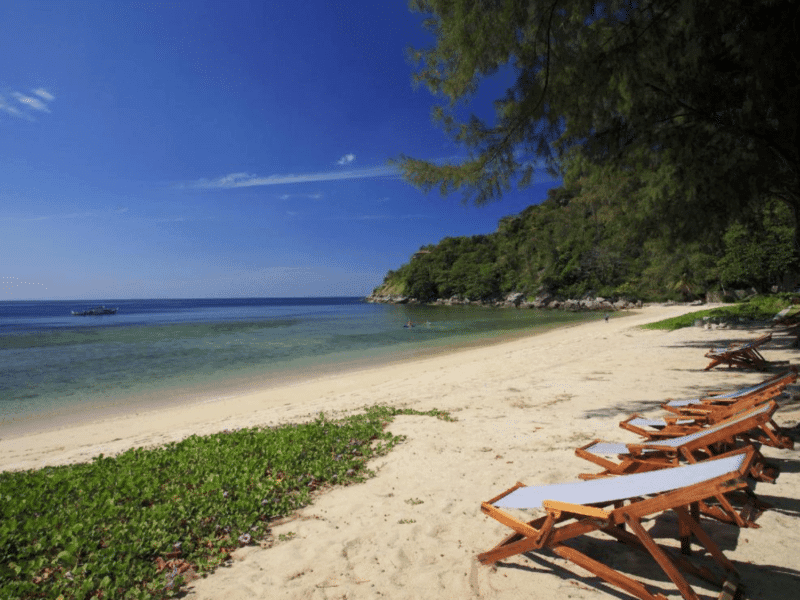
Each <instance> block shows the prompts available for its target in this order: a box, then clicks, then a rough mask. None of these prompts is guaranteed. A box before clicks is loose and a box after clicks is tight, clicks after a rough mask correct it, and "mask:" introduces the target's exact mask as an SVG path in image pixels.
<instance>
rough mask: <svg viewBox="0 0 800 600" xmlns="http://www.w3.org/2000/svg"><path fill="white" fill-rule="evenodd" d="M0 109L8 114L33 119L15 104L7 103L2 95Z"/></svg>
mask: <svg viewBox="0 0 800 600" xmlns="http://www.w3.org/2000/svg"><path fill="white" fill-rule="evenodd" d="M0 110H2V111H5V112H7V113H8V114H10V115H12V116H14V117H18V118H20V119H27V120H29V121H33V118H32V117H31V116H30V115H27V114H25V113H24V112H22V111H21V110H20V109H18V108H17V107H16V106H11V105H10V104H8V103H7V102H6V100H5V98H3V97H2V96H0Z"/></svg>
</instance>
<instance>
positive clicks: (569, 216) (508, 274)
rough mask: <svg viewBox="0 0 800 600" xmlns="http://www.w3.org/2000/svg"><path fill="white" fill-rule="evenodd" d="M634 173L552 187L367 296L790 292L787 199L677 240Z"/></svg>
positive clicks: (654, 297)
mask: <svg viewBox="0 0 800 600" xmlns="http://www.w3.org/2000/svg"><path fill="white" fill-rule="evenodd" d="M638 179H639V178H638V177H637V176H636V175H635V174H629V175H626V176H624V177H621V176H617V177H613V178H610V177H607V176H604V175H603V174H596V175H595V176H594V177H587V178H584V179H582V180H580V181H579V182H578V183H577V184H575V185H572V186H570V187H559V188H554V189H551V190H549V192H548V193H547V197H546V198H545V199H544V201H542V202H540V203H539V204H533V205H531V206H529V207H528V208H526V209H525V210H524V211H522V212H521V213H520V214H518V215H514V216H508V217H505V218H503V219H502V220H501V221H500V223H499V224H498V227H497V230H496V231H495V232H494V233H490V234H488V235H475V236H471V237H448V238H445V239H443V240H441V241H439V242H438V243H436V244H430V245H427V246H424V247H422V248H420V250H419V252H417V253H415V254H414V256H413V257H411V258H410V260H409V262H408V263H406V264H404V265H402V266H400V267H399V268H398V269H397V270H393V271H390V272H389V273H387V275H386V277H385V279H384V281H383V284H382V285H381V286H379V287H378V288H376V289H375V291H374V292H373V295H374V296H387V295H391V296H400V297H406V298H415V299H417V300H418V301H420V302H431V301H434V300H437V299H449V298H452V297H457V298H459V299H461V300H472V301H482V302H494V301H497V300H500V299H503V298H506V297H507V296H508V295H509V294H512V293H520V294H522V295H523V297H524V298H527V299H531V300H532V299H533V298H534V297H537V296H538V297H542V296H554V297H561V298H581V297H584V296H593V297H596V296H602V297H606V298H627V299H640V300H644V301H660V300H676V301H691V300H695V299H699V298H705V297H706V296H707V295H709V293H711V294H710V297H712V298H716V299H725V298H732V297H734V295H735V294H734V292H735V291H736V290H742V289H747V290H756V291H758V292H761V293H764V292H770V291H787V290H793V289H795V287H796V285H797V281H798V277H797V271H798V264H800V263H799V261H798V252H797V246H796V243H795V239H796V233H797V232H796V227H795V226H794V218H793V215H792V214H791V212H790V210H789V208H788V207H787V206H786V204H785V203H783V202H781V201H779V200H772V201H770V202H764V203H763V204H762V205H761V206H760V207H759V209H758V210H757V211H754V212H753V213H750V214H748V216H747V218H742V219H740V220H738V221H735V222H734V223H732V224H730V225H728V226H727V227H726V228H725V229H723V230H716V229H714V228H713V227H711V226H707V227H704V226H703V223H702V222H698V223H697V227H696V231H695V236H694V238H693V239H689V240H686V239H683V240H679V241H676V239H675V237H674V235H673V231H672V227H671V225H670V222H669V220H668V219H667V218H666V217H665V215H663V214H662V213H660V212H659V211H653V210H651V208H652V207H651V206H650V204H649V203H647V202H646V199H643V198H642V197H641V196H642V195H643V194H645V191H644V187H643V185H642V184H641V182H640V181H639V180H638Z"/></svg>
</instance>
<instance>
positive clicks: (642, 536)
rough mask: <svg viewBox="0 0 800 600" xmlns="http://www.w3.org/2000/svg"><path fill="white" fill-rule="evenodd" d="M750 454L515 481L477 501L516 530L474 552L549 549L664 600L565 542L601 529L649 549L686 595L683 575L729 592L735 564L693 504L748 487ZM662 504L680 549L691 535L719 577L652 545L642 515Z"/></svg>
mask: <svg viewBox="0 0 800 600" xmlns="http://www.w3.org/2000/svg"><path fill="white" fill-rule="evenodd" d="M753 458H754V450H753V449H752V448H750V449H746V450H743V451H738V452H737V453H733V454H730V455H726V456H723V457H718V458H716V459H712V460H708V461H704V462H701V463H697V464H692V465H686V466H681V467H673V468H671V469H669V472H668V474H667V473H665V472H664V471H655V472H649V473H638V474H634V475H622V476H619V477H614V478H610V479H595V480H592V481H577V482H571V483H563V484H556V485H545V486H536V487H526V486H524V485H523V484H521V483H518V484H517V485H515V486H514V487H512V488H510V489H509V490H507V491H505V492H503V493H502V494H500V495H499V496H497V497H495V498H492V499H491V500H489V501H488V502H484V503H483V504H482V505H481V511H483V512H484V513H485V514H487V515H488V516H490V517H492V518H493V519H495V520H497V521H498V522H500V523H502V524H503V525H506V526H508V527H510V528H511V529H512V530H513V533H512V534H511V535H509V536H508V537H506V538H505V539H504V540H502V541H501V542H500V543H499V544H498V545H497V546H495V547H494V548H493V549H491V550H489V551H488V552H483V553H481V554H479V555H478V560H479V561H480V562H481V563H482V564H493V563H496V562H497V561H500V560H503V559H505V558H508V557H510V556H514V555H516V554H521V553H524V552H530V551H535V550H543V549H546V550H550V551H552V552H554V553H555V554H557V555H558V556H560V557H562V558H565V559H567V560H569V561H571V562H573V563H574V564H576V565H578V566H580V567H582V568H584V569H586V570H588V571H590V572H592V573H594V574H595V575H597V576H598V577H600V578H601V579H603V580H605V581H606V582H608V583H610V584H611V585H613V586H616V587H618V588H620V589H622V590H624V591H625V592H627V593H628V594H630V595H631V596H634V597H635V598H640V599H641V600H663V599H664V596H663V595H661V594H657V593H654V592H651V591H650V590H649V589H648V588H647V587H646V586H645V585H644V584H643V583H642V582H641V581H638V580H636V579H633V578H632V577H629V576H628V575H626V574H623V573H621V572H619V571H617V570H615V569H613V568H611V567H609V566H608V565H606V564H603V563H601V562H600V561H598V560H596V559H594V558H591V557H589V556H587V555H586V554H584V553H583V552H580V551H579V550H577V549H575V548H574V547H572V546H569V545H568V544H567V542H568V541H569V540H572V539H575V538H578V537H580V536H583V535H585V534H588V533H591V532H602V533H605V534H607V535H609V536H611V537H612V538H615V539H617V540H619V541H621V542H623V543H625V544H627V545H629V546H632V547H633V548H636V549H638V550H640V551H642V552H644V553H646V554H649V555H650V556H651V557H652V558H653V559H654V560H655V561H656V562H657V563H658V565H659V566H660V567H661V569H662V570H663V571H664V573H665V574H666V575H667V577H669V579H670V580H671V581H672V582H673V583H674V584H675V586H676V587H677V588H678V591H679V592H680V594H681V595H682V596H683V597H684V598H685V599H686V600H697V599H698V596H697V594H696V593H695V591H694V590H693V589H692V587H691V586H690V585H689V582H688V581H687V580H686V578H685V576H684V574H691V575H693V576H697V577H700V578H702V579H704V580H706V581H708V582H710V583H712V584H714V585H716V586H719V587H720V588H721V589H722V594H720V598H732V597H733V595H734V594H735V593H736V592H737V589H738V573H737V572H736V568H735V566H734V565H733V563H731V562H730V561H729V560H728V559H727V558H726V557H725V555H724V554H723V553H722V551H721V550H720V549H719V547H718V546H717V545H716V544H715V543H714V541H713V540H712V539H711V538H710V537H709V536H708V534H707V533H706V532H705V531H704V530H703V529H702V528H701V527H700V523H699V522H698V519H697V516H696V512H695V511H694V508H695V507H696V506H697V504H698V503H699V502H702V501H704V500H706V499H708V498H711V497H714V496H722V495H724V494H726V493H729V492H732V491H734V490H738V489H744V488H746V487H747V482H746V481H745V479H746V474H747V472H748V471H749V470H750V468H751V462H752V460H753ZM508 509H523V510H524V509H543V510H545V511H546V513H547V514H546V515H545V516H542V517H539V518H538V519H534V520H532V521H528V522H524V521H522V520H520V519H518V518H516V517H514V516H513V515H512V514H511V513H509V512H507V510H508ZM667 510H673V511H674V512H675V513H677V515H678V523H679V535H680V539H681V550H682V552H683V553H684V554H690V552H691V550H690V546H689V542H690V540H689V538H690V535H691V534H694V536H695V538H696V540H697V541H698V542H699V543H700V544H701V545H702V546H703V547H704V548H705V549H706V550H707V551H708V554H709V556H710V558H711V559H712V560H713V561H714V562H715V563H716V564H717V566H718V567H719V568H720V569H721V570H722V574H721V575H720V574H718V573H715V572H714V571H712V570H711V569H709V568H707V567H705V566H702V567H698V566H696V565H695V564H694V563H693V562H691V561H690V560H689V559H688V558H686V557H685V556H681V555H680V554H678V553H675V552H673V551H672V550H671V549H668V548H665V547H663V546H662V545H659V544H657V543H656V541H655V540H654V539H653V537H652V536H651V535H650V533H649V532H648V531H647V530H646V529H645V528H644V527H643V525H642V521H643V520H644V519H645V518H648V517H653V516H655V515H658V514H660V513H662V512H665V511H667ZM626 528H629V529H630V531H628V530H627V529H626Z"/></svg>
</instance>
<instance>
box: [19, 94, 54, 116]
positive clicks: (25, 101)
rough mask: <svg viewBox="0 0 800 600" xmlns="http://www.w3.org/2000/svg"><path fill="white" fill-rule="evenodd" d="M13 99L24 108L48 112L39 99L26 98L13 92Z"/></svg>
mask: <svg viewBox="0 0 800 600" xmlns="http://www.w3.org/2000/svg"><path fill="white" fill-rule="evenodd" d="M13 96H14V98H16V99H17V102H19V103H20V104H22V105H23V106H25V107H26V108H32V109H33V110H39V111H41V112H47V113H49V112H50V109H49V108H47V105H46V104H45V103H44V102H42V101H41V100H40V99H39V98H34V97H33V96H26V95H25V94H20V93H19V92H14V94H13Z"/></svg>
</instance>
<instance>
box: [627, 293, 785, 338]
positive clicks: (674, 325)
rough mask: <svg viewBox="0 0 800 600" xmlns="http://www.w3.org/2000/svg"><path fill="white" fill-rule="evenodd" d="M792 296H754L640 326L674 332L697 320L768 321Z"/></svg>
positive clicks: (689, 325)
mask: <svg viewBox="0 0 800 600" xmlns="http://www.w3.org/2000/svg"><path fill="white" fill-rule="evenodd" d="M792 297H793V295H792V294H776V295H771V296H754V297H753V298H749V299H748V300H745V301H743V302H737V303H736V304H731V305H730V306H721V307H718V308H709V309H706V310H699V311H697V312H692V313H687V314H685V315H681V316H680V317H673V318H671V319H664V320H663V321H658V322H656V323H648V324H647V325H642V327H643V328H645V329H666V330H668V331H674V330H675V329H680V328H682V327H691V326H692V325H694V322H695V321H696V320H697V319H702V318H703V317H710V318H712V319H716V318H719V319H721V320H723V321H727V320H734V319H736V320H738V319H745V320H747V321H769V320H771V319H772V317H774V316H775V315H776V314H777V313H779V312H780V311H781V310H783V309H784V308H786V307H788V306H789V305H790V302H791V298H792Z"/></svg>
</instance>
